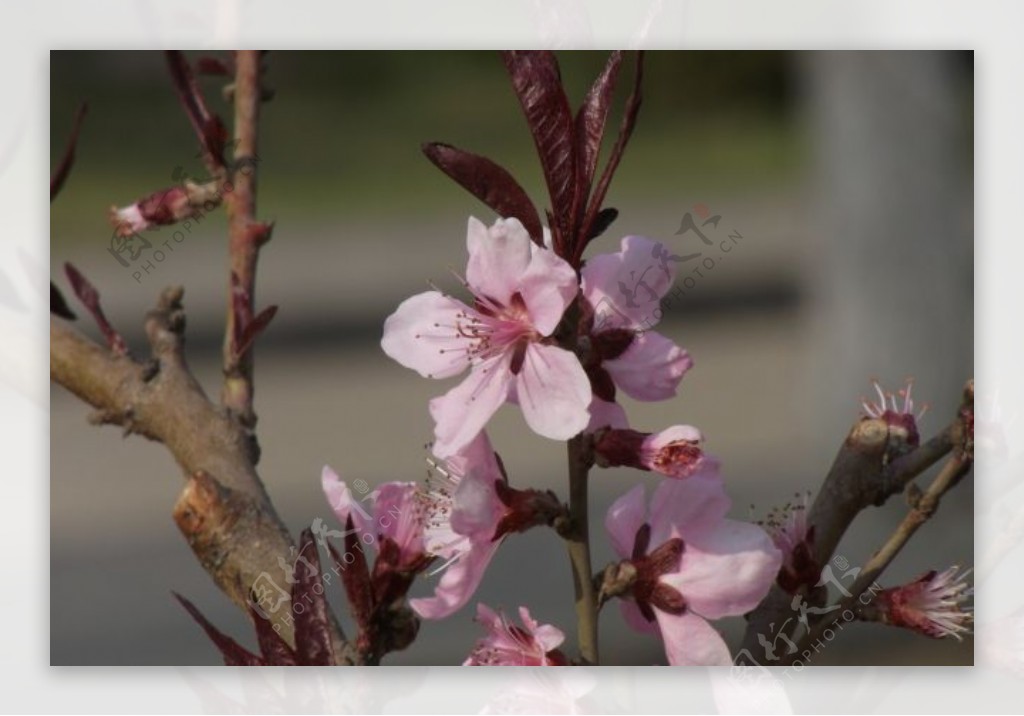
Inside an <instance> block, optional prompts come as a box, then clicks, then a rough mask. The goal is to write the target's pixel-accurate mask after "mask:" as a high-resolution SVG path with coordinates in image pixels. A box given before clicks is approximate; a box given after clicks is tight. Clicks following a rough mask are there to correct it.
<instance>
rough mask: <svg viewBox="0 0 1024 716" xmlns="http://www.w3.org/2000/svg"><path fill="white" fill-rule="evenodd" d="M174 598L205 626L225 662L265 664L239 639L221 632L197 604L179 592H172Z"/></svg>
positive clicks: (235, 664)
mask: <svg viewBox="0 0 1024 716" xmlns="http://www.w3.org/2000/svg"><path fill="white" fill-rule="evenodd" d="M172 594H174V598H175V599H177V600H178V601H179V602H180V603H181V606H183V607H185V611H187V612H188V613H189V614H190V615H192V618H193V619H195V620H196V622H197V623H198V624H199V626H201V627H202V628H203V631H205V632H206V636H208V637H209V638H210V641H212V642H213V643H214V645H215V646H216V647H217V650H218V651H220V653H221V656H223V657H224V664H225V665H227V666H263V661H262V660H261V659H260V658H259V657H258V656H256V655H255V654H253V653H252V652H250V651H248V650H247V649H245V648H243V647H242V646H241V645H239V643H238V642H237V641H235V640H234V639H232V638H231V637H229V636H228V635H227V634H224V633H223V632H221V631H220V630H219V629H217V627H215V626H214V625H213V624H211V623H210V622H209V621H207V619H206V617H204V616H203V615H202V612H200V611H199V610H198V609H196V607H195V605H194V604H192V602H190V601H189V600H187V599H185V597H183V596H181V595H180V594H178V593H177V592H172Z"/></svg>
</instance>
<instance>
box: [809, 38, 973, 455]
mask: <svg viewBox="0 0 1024 716" xmlns="http://www.w3.org/2000/svg"><path fill="white" fill-rule="evenodd" d="M970 62H971V56H970V55H969V54H964V55H960V54H959V53H957V54H953V53H941V52H817V53H803V54H801V55H799V56H798V59H797V63H798V67H799V70H798V71H799V74H800V77H801V80H802V88H803V90H804V98H805V110H806V119H807V121H808V125H809V126H808V129H809V135H810V141H811V143H812V155H813V159H812V165H811V173H810V177H811V186H812V189H811V199H812V202H811V206H813V207H814V212H815V216H814V217H813V219H814V225H815V226H816V227H817V230H818V234H819V235H818V236H815V237H813V239H814V240H813V241H812V242H811V244H810V246H811V247H813V249H812V252H813V253H811V254H810V255H808V256H806V257H805V260H808V266H807V269H808V271H807V274H806V275H807V276H808V282H809V289H810V291H811V292H812V294H813V295H812V300H810V301H808V302H807V303H806V304H805V305H807V306H810V307H813V309H812V310H813V315H812V316H810V320H811V321H812V322H813V326H814V337H813V342H814V343H815V344H816V345H815V346H814V348H813V349H812V350H810V351H808V355H810V356H813V360H814V365H813V366H812V367H811V373H810V374H811V375H813V376H814V379H815V381H816V385H815V388H816V390H815V391H814V393H815V395H816V396H818V397H817V399H816V400H815V401H813V402H814V404H812V405H808V406H807V409H808V410H809V412H810V415H811V416H812V420H813V423H812V426H811V434H812V435H813V436H814V438H815V439H814V440H813V444H814V445H815V446H816V447H815V449H816V450H821V451H822V457H826V456H827V455H826V454H827V453H831V452H832V451H833V450H834V442H835V439H834V436H835V435H838V434H842V432H843V431H844V430H845V429H846V428H847V427H848V425H849V421H850V419H851V418H852V417H853V416H852V413H851V411H852V410H853V406H854V405H855V404H856V402H855V400H854V399H855V398H857V397H858V396H860V395H862V394H867V393H868V391H869V389H870V386H869V379H870V378H872V377H877V378H878V379H879V380H880V381H881V382H882V384H883V386H884V387H887V388H889V389H892V390H895V389H897V388H898V387H900V385H901V384H902V383H903V381H904V380H905V378H906V377H908V376H913V377H914V378H915V379H916V382H915V389H914V394H915V396H916V397H917V398H918V399H919V400H922V401H924V400H927V401H928V402H930V403H931V405H932V408H933V409H934V410H936V411H937V412H938V415H937V416H936V417H935V418H934V419H931V420H926V421H925V422H924V426H923V430H922V432H923V433H924V434H928V433H929V432H930V431H933V430H935V429H937V428H938V427H940V426H941V425H942V424H943V423H944V422H945V421H946V419H947V416H949V415H951V414H952V411H953V410H954V409H955V407H956V405H957V401H958V398H959V394H960V388H961V387H962V385H963V383H964V381H965V379H967V378H968V377H970V376H971V374H972V372H973V361H972V359H971V356H972V352H971V351H969V350H964V346H965V345H972V344H973V340H974V320H973V311H974V303H973V271H974V265H973V251H972V249H973V236H972V232H973V191H972V189H973V187H972V179H973V173H972V171H971V166H972V160H973V151H972V140H971V137H972V131H971V130H972V126H971V125H972V106H973V101H972V99H973V98H972V96H971V94H970V93H971V84H970V76H971V72H972V67H971V65H970Z"/></svg>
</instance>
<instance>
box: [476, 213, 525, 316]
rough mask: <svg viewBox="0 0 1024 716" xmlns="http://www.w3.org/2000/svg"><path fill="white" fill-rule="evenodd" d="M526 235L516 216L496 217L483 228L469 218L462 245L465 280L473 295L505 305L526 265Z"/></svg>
mask: <svg viewBox="0 0 1024 716" xmlns="http://www.w3.org/2000/svg"><path fill="white" fill-rule="evenodd" d="M531 243H532V242H531V241H530V235H529V234H528V233H526V229H524V228H523V225H522V224H521V223H519V220H518V219H498V220H497V221H496V222H495V223H494V226H492V227H491V228H489V229H488V228H487V227H486V226H485V225H484V224H483V223H482V222H481V221H480V220H479V219H476V218H474V217H470V218H469V228H468V230H467V232H466V248H467V249H468V250H469V263H468V264H467V265H466V282H467V283H469V286H470V288H471V289H472V290H473V293H474V294H476V295H477V296H487V297H488V298H491V299H494V300H496V301H498V302H499V303H501V304H502V305H508V302H509V299H510V298H511V297H512V294H513V293H515V292H516V291H517V290H518V284H519V278H520V277H521V276H522V275H523V273H524V272H525V271H526V268H527V266H529V264H530V252H531V250H530V244H531Z"/></svg>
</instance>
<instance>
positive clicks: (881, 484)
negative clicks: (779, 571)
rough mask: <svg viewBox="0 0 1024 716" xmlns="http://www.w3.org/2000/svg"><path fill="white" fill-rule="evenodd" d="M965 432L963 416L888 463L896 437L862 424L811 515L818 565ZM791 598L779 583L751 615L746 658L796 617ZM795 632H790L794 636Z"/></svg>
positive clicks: (877, 425) (872, 422)
mask: <svg viewBox="0 0 1024 716" xmlns="http://www.w3.org/2000/svg"><path fill="white" fill-rule="evenodd" d="M971 390H973V389H971ZM972 394H973V393H972ZM963 431H964V426H963V421H962V419H961V417H960V416H958V417H957V418H956V419H954V420H953V422H951V423H950V424H949V425H948V426H946V428H944V429H943V430H942V431H940V432H939V433H938V434H937V435H936V436H935V437H933V438H932V439H930V440H928V441H927V442H926V443H924V444H923V445H921V446H919V447H917V448H915V449H914V450H912V451H910V452H908V453H906V454H904V455H902V456H900V457H897V458H895V459H889V453H890V448H891V435H890V431H889V428H888V426H887V425H886V423H885V422H884V421H882V420H877V419H863V420H860V421H859V422H857V423H856V424H855V425H854V426H853V428H852V429H851V430H850V434H849V435H848V436H847V438H846V440H845V441H844V442H843V445H842V446H841V447H840V449H839V453H838V454H837V455H836V458H835V461H834V462H833V464H832V467H831V469H830V470H829V472H828V475H827V476H826V478H825V481H824V483H823V484H822V487H821V490H820V491H819V492H818V495H817V497H816V498H815V500H814V504H813V505H812V506H811V509H810V512H809V513H808V518H807V524H808V528H809V529H813V530H814V532H813V534H814V539H813V542H812V544H811V548H812V555H813V558H814V561H815V563H816V564H818V565H824V564H827V563H828V561H829V560H830V559H831V558H832V555H833V553H834V552H835V549H836V547H837V546H838V545H839V542H840V540H841V539H842V538H843V535H845V534H846V531H847V530H848V529H849V527H850V525H851V524H852V523H853V520H854V519H855V518H856V517H857V515H859V514H860V513H861V512H862V511H863V510H865V509H867V508H868V507H871V506H872V505H874V506H880V505H882V504H884V503H885V501H886V500H888V499H889V498H890V497H891V496H892V495H895V494H899V493H901V492H903V491H904V490H905V489H906V487H907V485H908V484H909V483H910V482H912V481H913V480H914V478H916V477H917V476H918V475H920V474H921V473H923V472H924V471H925V470H927V469H928V468H930V467H931V466H932V465H934V464H936V463H937V462H938V461H939V460H941V459H942V458H943V457H945V456H946V455H947V454H949V452H950V451H951V450H953V449H954V447H955V446H957V445H959V444H961V443H962V441H963ZM792 600H793V595H792V594H790V593H788V592H787V591H785V590H784V589H782V588H780V587H779V586H778V585H775V586H773V587H772V589H771V591H770V592H769V594H768V596H767V597H766V598H765V600H764V601H763V602H762V603H761V604H760V605H759V606H758V607H757V609H755V610H754V611H753V612H751V613H750V614H749V615H748V619H747V628H746V631H745V634H744V639H743V644H742V647H741V650H740V653H741V654H744V653H753V652H754V651H755V650H756V649H757V648H758V644H759V643H760V642H759V639H761V638H769V639H770V637H771V635H773V634H775V633H776V632H777V631H778V630H780V629H782V627H781V626H780V627H778V628H777V625H783V624H785V623H786V621H787V617H790V616H792V606H791V604H792ZM793 629H795V624H794V625H793ZM793 629H788V630H785V631H786V633H789V634H791V633H792V631H793Z"/></svg>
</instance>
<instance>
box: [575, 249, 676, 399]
mask: <svg viewBox="0 0 1024 716" xmlns="http://www.w3.org/2000/svg"><path fill="white" fill-rule="evenodd" d="M671 258H672V257H671V256H670V255H669V252H668V249H667V248H666V247H665V246H664V245H663V244H661V243H658V242H655V241H651V240H650V239H647V238H644V237H642V236H627V237H625V238H624V239H622V243H621V249H620V250H619V251H618V252H615V253H608V254H599V255H597V256H594V257H593V258H591V259H589V260H588V261H587V263H586V264H585V265H584V266H583V269H582V271H581V276H582V290H583V295H584V297H585V298H586V299H587V302H588V303H589V304H590V308H591V309H592V310H593V313H594V323H593V328H592V335H591V345H592V349H593V351H594V353H595V356H596V359H597V364H596V365H593V366H589V367H588V372H589V374H590V377H591V381H592V383H593V384H594V386H595V391H594V392H595V393H597V394H598V396H599V397H600V398H602V399H603V400H607V401H611V400H613V399H614V393H613V390H609V389H607V387H605V386H606V377H607V378H610V380H611V381H612V382H613V383H614V385H616V386H618V387H619V388H622V390H624V391H625V392H626V394H627V395H629V396H630V397H632V398H635V399H637V400H665V399H667V398H671V397H673V396H674V395H675V394H676V389H677V387H678V386H679V381H680V380H682V378H683V375H684V374H685V373H686V371H688V370H689V369H690V368H691V367H693V360H692V359H691V358H690V355H689V353H687V352H686V351H685V350H684V349H682V348H680V347H679V346H677V345H676V344H675V343H673V342H672V341H670V340H669V339H668V338H665V337H664V336H662V335H660V334H658V333H655V332H653V331H651V330H650V329H651V328H652V327H653V326H655V325H656V324H657V323H658V321H659V320H660V318H661V314H662V309H661V300H662V299H663V298H664V297H665V295H666V294H667V293H668V291H669V289H670V288H671V287H672V283H673V281H674V280H675V273H676V268H675V262H674V261H672V260H671ZM602 393H603V394H602Z"/></svg>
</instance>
